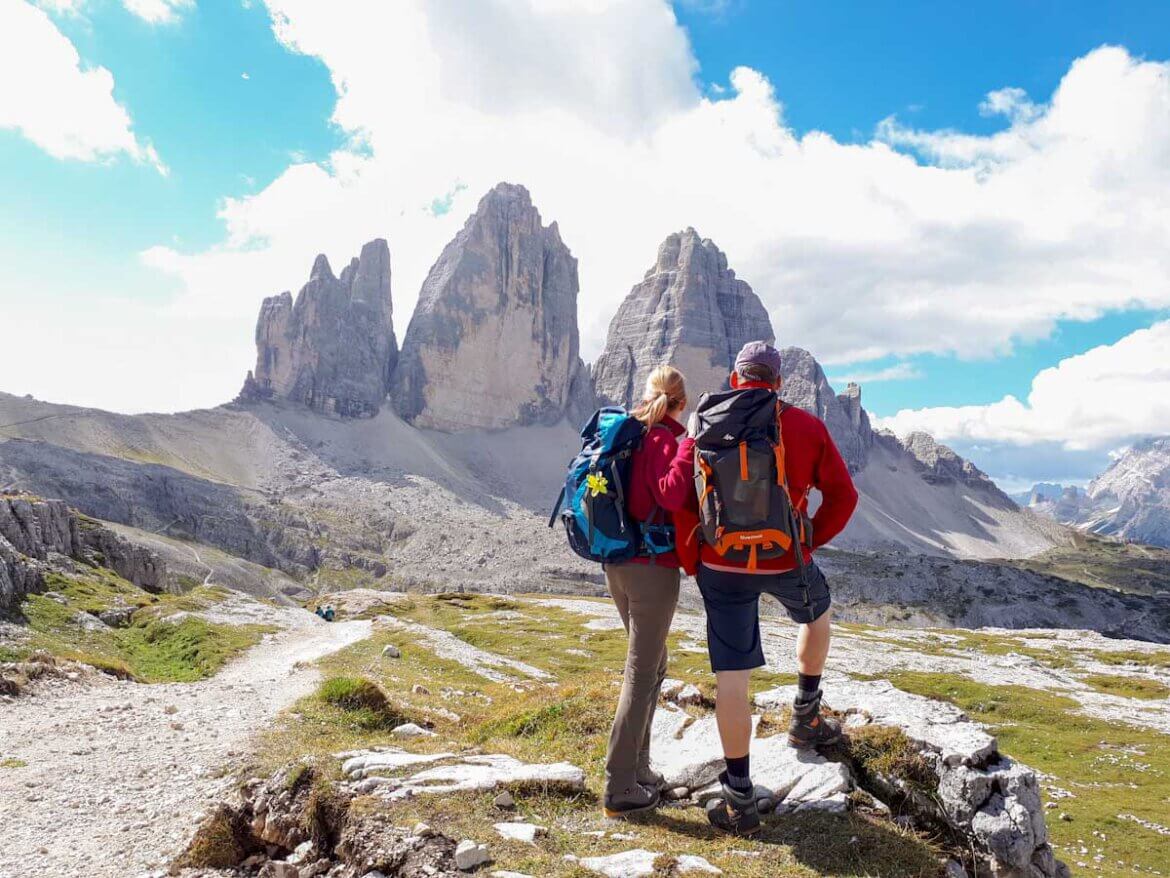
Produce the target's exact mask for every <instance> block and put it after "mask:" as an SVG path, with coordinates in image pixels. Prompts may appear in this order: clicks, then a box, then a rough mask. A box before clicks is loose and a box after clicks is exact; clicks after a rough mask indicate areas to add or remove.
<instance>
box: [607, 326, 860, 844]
mask: <svg viewBox="0 0 1170 878" xmlns="http://www.w3.org/2000/svg"><path fill="white" fill-rule="evenodd" d="M730 380H731V388H732V389H731V390H729V391H725V392H721V393H712V394H704V396H703V398H702V399H701V400H700V402H699V405H698V407H697V409H696V411H695V413H694V414H693V415H692V416H691V420H690V424H689V427H688V436H687V438H685V439H684V440H683V441H682V442H681V443H680V445H679V450H678V457H677V458H676V463H677V464H679V466H680V467H682V466H684V462H685V461H693V465H694V473H695V477H696V480H695V487H696V489H697V493H698V498H697V499H698V516H697V519H696V516H695V513H694V510H693V508H692V509H690V510H684V511H680V512H677V513H676V515H675V524H676V525H677V527H678V546H677V550H678V555H679V558H680V562H681V563H682V565H683V567H684V568H685V569H686V570H687V572H691V571H692V570H693V571H694V572H695V575H696V579H697V580H698V584H699V590H700V591H701V592H702V595H703V604H704V607H705V609H706V611H707V650H708V653H709V655H710V659H711V670H712V671H714V672H715V678H716V683H717V687H718V693H717V696H716V704H715V715H716V721H717V723H718V726H719V737H720V739H721V741H722V744H723V754H724V760H725V763H726V770H725V771H723V773H721V774H720V776H719V780H720V783H721V784H722V787H723V790H722V792H723V798H722V799H715V800H713V801H712V802H710V803H709V804H708V807H707V818H708V820H710V822H711V823H712V824H713V825H714V826H716V827H717V828H719V829H722V830H724V831H726V832H730V833H733V834H737V835H750V834H752V833H754V832H756V831H757V830H758V829H759V828H760V816H759V811H758V810H757V807H756V797H755V792H754V790H755V788H754V785H753V784H752V779H751V770H750V752H749V751H750V747H751V737H752V721H751V707H750V705H749V702H748V683H749V679H750V677H751V672H752V669H753V668H758V667H762V666H763V665H764V652H763V649H762V647H761V644H760V624H759V603H760V595H761V594H770V595H771V596H772V597H774V598H775V599H776V600H778V601H779V602H780V603H781V604H783V605H784V609H785V610H786V611H787V612H788V615H789V617H791V619H792V620H793V621H794V622H796V623H798V624H799V625H800V634H799V637H798V638H797V644H796V658H797V670H798V671H799V678H798V688H797V695H796V701H795V704H794V705H793V708H792V721H791V724H790V725H789V727H788V742H789V744H791V745H792V746H794V747H817V746H821V745H825V744H831V743H834V742H835V741H837V740H839V739H840V737H841V728H840V726H839V724H838V723H837V722H836V721H835V720H832V719H830V718H828V717H825V716H822V714H821V712H820V706H821V685H820V684H821V672H822V671H823V670H824V666H825V658H826V657H827V656H828V652H829V639H830V631H829V605H830V603H831V598H830V597H829V587H828V583H827V582H826V581H825V577H824V575H823V574H822V573H821V571H820V570H819V569H818V568H817V565H816V563H815V562H814V561H813V559H812V552H813V550H814V549H816V548H817V547H819V546H822V545H824V544H825V543H827V542H829V540H831V539H832V538H833V537H835V536H836V535H837V534H838V533H840V532H841V530H842V529H843V528H844V527H845V525H846V523H847V522H848V521H849V517H850V516H851V515H852V514H853V510H854V508H855V507H856V506H857V491H856V489H855V488H854V487H853V481H852V479H851V478H850V477H849V470H848V468H847V467H846V465H845V462H844V461H843V460H842V459H841V454H840V453H839V452H838V451H837V447H836V446H835V445H834V444H833V440H832V438H831V437H830V436H829V431H828V429H827V428H826V427H825V425H824V423H822V422H821V421H820V419H818V418H816V417H815V416H813V415H811V414H809V413H808V412H805V411H803V410H802V409H799V408H796V407H794V406H790V405H788V404H786V403H784V402H781V401H780V399H779V395H778V392H779V390H780V385H781V372H780V353H779V351H777V350H776V349H775V348H774V347H772V346H771V345H769V344H766V343H764V342H749V343H748V344H746V345H744V347H743V350H741V351H740V352H739V355H738V356H737V357H736V359H735V368H734V371H733V372H732V373H731V379H730ZM670 473H671V474H672V476H673V474H674V473H675V469H674V468H672V469H671V470H670ZM813 488H816V489H817V490H818V491H819V492H820V494H821V504H820V506H819V507H818V509H817V512H816V515H814V516H813V517H812V519H811V520H810V519H809V517H808V514H807V506H808V495H809V491H810V490H812V489H813ZM693 496H694V495H692V497H693ZM797 543H799V551H797V546H796V545H795V544H797ZM607 572H608V571H607ZM611 582H612V580H611ZM611 588H612V585H611Z"/></svg>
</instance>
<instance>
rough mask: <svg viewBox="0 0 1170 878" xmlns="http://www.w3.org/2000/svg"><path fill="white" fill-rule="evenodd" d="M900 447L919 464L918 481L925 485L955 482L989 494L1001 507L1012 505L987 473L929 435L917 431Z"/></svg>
mask: <svg viewBox="0 0 1170 878" xmlns="http://www.w3.org/2000/svg"><path fill="white" fill-rule="evenodd" d="M902 447H903V448H905V449H906V450H907V451H908V452H910V454H911V455H913V456H914V459H915V460H917V461H918V462H919V463H920V464H922V466H923V471H922V473H921V475H922V478H923V480H924V481H926V482H928V483H929V484H932V485H946V484H953V483H956V482H959V483H961V484H964V485H967V486H968V487H970V488H977V489H979V490H982V491H985V492H987V493H989V494H992V495H994V496H995V497H996V498H997V499H998V500H1000V501H1001V502H1003V503H1012V504H1013V505H1014V501H1013V500H1012V499H1011V498H1010V497H1009V496H1008V495H1007V494H1005V493H1003V491H1001V490H1000V489H999V487H998V486H997V485H996V484H995V482H993V481H992V480H991V478H990V477H989V476H988V475H987V473H985V472H983V470H981V469H979V467H977V466H975V464H973V463H971V461H969V460H967V459H966V458H963V457H960V456H959V455H957V454H955V452H954V451H952V450H951V449H950V448H948V447H947V446H946V445H943V444H942V443H941V442H938V441H936V440H935V438H934V437H933V436H931V435H930V434H929V433H923V432H921V431H915V432H913V433H911V434H910V435H909V436H907V437H906V438H905V439H904V440H902Z"/></svg>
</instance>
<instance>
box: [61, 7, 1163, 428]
mask: <svg viewBox="0 0 1170 878" xmlns="http://www.w3.org/2000/svg"><path fill="white" fill-rule="evenodd" d="M267 5H268V8H269V9H270V11H271V14H272V16H273V20H274V32H275V33H276V34H277V36H278V38H279V39H280V40H281V41H283V42H284V43H285V44H286V45H287V46H288V47H289V48H291V49H293V50H295V51H298V52H302V53H305V54H308V55H312V56H315V57H318V58H320V59H321V60H322V61H323V62H324V64H325V65H326V66H327V68H328V69H329V71H330V75H331V77H332V80H333V83H334V86H335V88H336V90H337V93H338V101H337V104H336V107H335V111H334V114H333V121H334V122H335V123H336V124H337V125H339V126H340V127H341V128H342V129H344V130H345V131H347V132H348V133H349V134H350V136H351V137H352V140H353V142H352V144H351V145H350V146H349V147H347V148H346V149H342V150H340V151H338V152H337V153H336V154H334V155H333V156H332V157H331V159H330V160H329V161H328V162H325V163H322V164H311V163H306V162H304V161H296V160H294V162H293V164H291V165H290V167H289V168H288V169H287V170H286V171H285V172H284V173H283V174H282V175H281V176H280V177H279V178H277V179H276V180H275V181H274V182H273V183H272V184H270V185H269V186H268V187H266V188H265V189H263V190H261V191H259V192H257V193H255V194H254V195H250V196H248V197H243V198H235V199H227V200H225V202H224V203H223V206H222V209H221V212H220V216H221V218H222V220H223V222H224V226H225V235H224V238H223V240H222V241H221V242H220V243H219V244H217V245H215V246H213V247H211V248H210V249H207V250H204V251H199V252H183V251H182V250H181V249H180V248H177V247H174V246H158V247H155V248H152V249H151V250H149V251H148V252H147V253H146V254H144V260H145V261H146V262H147V263H148V264H149V265H152V266H155V267H157V268H159V269H161V270H162V271H163V272H165V273H167V274H168V275H170V276H173V277H174V278H175V279H176V280H177V281H178V283H179V285H180V288H181V289H180V293H179V295H178V297H177V299H176V300H175V302H174V303H173V305H168V308H167V310H166V313H165V314H161V315H159V317H158V325H159V326H160V327H162V326H164V324H166V322H167V321H172V322H173V323H174V324H175V325H181V326H182V327H183V328H184V329H186V330H187V332H189V333H200V332H203V333H207V332H210V330H208V329H204V328H203V327H204V325H205V322H206V323H207V325H209V324H210V322H211V321H216V322H217V325H218V322H220V321H227V322H229V323H231V324H232V325H236V324H239V325H241V326H242V327H244V328H245V330H249V329H250V327H251V325H252V323H253V321H254V319H255V314H256V310H257V308H258V305H259V301H260V298H261V297H262V296H265V295H270V294H272V293H275V292H279V291H281V290H283V289H291V290H294V291H295V290H296V289H298V288H299V287H300V286H301V284H303V283H304V281H305V279H306V277H307V274H308V268H309V265H310V264H311V262H312V259H313V256H314V255H315V254H316V253H317V252H321V251H323V252H325V253H326V254H328V255H329V257H330V259H331V260H332V261H333V264H334V265H335V266H338V265H340V264H344V262H345V261H346V260H348V259H349V257H350V256H352V255H353V254H355V253H356V252H357V251H358V249H359V248H360V246H361V244H362V243H363V242H364V241H366V240H368V239H370V238H373V237H375V236H379V235H380V236H385V237H387V238H388V239H389V241H390V248H391V255H392V261H393V270H394V280H393V288H394V298H395V311H396V315H397V318H398V320H397V323H398V326H399V327H400V331H401V329H403V328H404V327H405V325H406V323H407V321H408V320H409V316H410V312H411V309H412V307H413V304H414V301H415V298H416V297H417V293H418V289H419V286H420V285H421V282H422V280H423V277H424V276H425V274H426V271H427V270H428V269H429V267H430V265H431V264H432V263H433V261H434V259H435V258H436V257H437V255H438V253H439V252H440V250H441V249H442V247H443V245H444V244H445V243H446V241H447V240H449V239H450V238H451V236H452V235H453V234H454V233H455V231H456V230H457V229H458V228H459V226H460V225H461V224H462V223H463V221H464V219H465V217H466V215H467V214H468V213H469V212H470V211H471V210H472V209H473V208H474V205H475V203H476V201H477V200H478V198H479V197H480V195H481V194H482V193H483V192H485V191H486V190H487V189H488V188H490V187H491V186H492V185H493V184H495V183H496V182H498V181H499V180H510V181H514V182H522V183H524V184H526V185H527V186H528V187H529V189H530V190H531V191H532V193H533V197H534V199H535V200H536V202H537V204H538V206H539V207H540V209H541V212H542V214H543V216H544V219H545V221H546V222H548V221H551V220H554V219H555V220H557V221H558V222H559V223H560V227H561V232H562V235H563V237H564V239H565V240H566V242H567V243H568V244H569V246H570V247H571V248H572V250H573V252H574V254H575V255H576V256H577V257H578V258H579V260H580V276H581V283H582V295H581V300H580V307H579V312H580V323H581V327H582V335H583V347H584V352H585V355H586V357H587V358H591V357H593V356H595V355H596V354H597V352H598V351H599V350H600V347H601V345H602V343H603V341H604V336H605V331H606V328H607V326H608V323H609V320H610V318H611V317H612V315H613V313H614V311H615V309H616V307H617V305H618V303H619V302H620V301H621V299H622V298H623V297H624V296H625V294H626V293H627V292H628V291H629V289H630V287H631V286H632V285H633V284H634V283H635V282H636V281H638V280H639V279H640V278H641V277H642V274H643V273H644V271H645V270H646V268H647V267H648V266H649V265H650V264H652V262H653V259H654V254H655V252H656V249H657V245H658V244H659V243H660V241H661V240H662V238H663V237H665V235H666V234H668V233H669V232H671V231H676V230H678V229H680V228H683V227H685V226H687V225H693V226H695V227H696V228H697V229H698V230H699V231H700V233H702V234H704V235H707V236H710V237H711V238H713V239H714V240H715V241H716V242H717V243H718V244H719V245H720V246H721V247H722V248H723V249H724V250H725V251H726V252H727V253H728V256H729V260H730V262H731V265H732V266H733V267H734V268H735V269H736V270H737V273H738V274H739V276H740V277H742V278H744V279H745V280H747V281H748V282H749V283H751V284H752V286H753V287H754V288H755V289H756V291H757V292H758V293H759V294H760V295H761V297H762V298H763V300H764V301H765V303H766V304H767V305H768V307H769V309H770V311H771V313H772V317H773V322H774V324H775V326H776V329H777V332H778V335H779V337H780V341H781V343H783V344H799V345H802V346H804V347H808V348H810V349H811V350H813V351H814V353H816V354H817V355H818V357H820V358H821V359H822V361H824V362H826V363H829V364H833V363H837V364H849V363H858V362H864V361H866V360H873V359H877V358H880V357H887V356H897V357H909V356H913V355H915V354H920V353H937V354H955V355H958V356H962V357H983V356H990V355H994V354H996V353H997V352H1001V351H1004V350H1006V349H1008V348H1010V347H1011V346H1012V345H1013V344H1015V343H1017V342H1019V341H1026V340H1031V339H1036V338H1039V337H1043V336H1045V335H1047V334H1048V333H1049V332H1050V331H1051V329H1052V327H1053V325H1054V323H1055V321H1057V320H1061V319H1075V320H1089V319H1093V318H1095V317H1097V316H1099V315H1101V314H1103V313H1106V312H1108V311H1111V310H1116V309H1120V308H1129V307H1136V306H1143V307H1150V308H1160V307H1166V306H1168V305H1170V83H1168V75H1167V70H1168V67H1167V65H1166V64H1162V63H1156V62H1145V61H1141V60H1138V59H1135V58H1132V57H1131V56H1129V55H1128V54H1127V53H1126V52H1125V51H1124V50H1122V49H1117V48H1104V49H1100V50H1098V51H1095V52H1092V53H1090V54H1089V55H1087V56H1085V57H1084V58H1082V59H1080V60H1078V61H1077V62H1076V63H1075V64H1073V65H1072V67H1071V68H1070V70H1069V71H1068V72H1067V74H1066V76H1065V77H1064V79H1063V80H1062V82H1061V83H1060V85H1059V87H1058V88H1057V89H1056V91H1055V92H1054V94H1053V95H1051V96H1050V97H1048V99H1047V100H1046V101H1044V100H1043V99H1044V97H1047V96H1039V97H1038V99H1037V100H1036V101H1033V99H1032V98H1029V97H1028V96H1027V95H1025V94H1023V93H1022V92H1020V91H1019V90H1018V89H1012V88H1010V83H1009V84H1005V83H989V84H988V85H989V87H991V86H995V87H997V88H998V90H997V91H994V92H991V93H990V94H989V95H988V97H987V99H986V101H985V111H986V112H991V113H994V114H998V115H1001V116H1003V117H1004V126H1005V127H1004V128H1003V130H1002V131H1000V132H998V133H995V134H992V135H989V136H970V135H965V134H962V133H956V132H947V131H941V132H940V131H920V130H916V129H913V128H908V127H906V126H904V125H902V124H900V123H899V122H898V121H897V120H894V119H892V120H888V121H887V122H886V123H885V124H883V126H882V127H881V130H880V132H879V133H878V136H876V137H875V139H874V140H873V141H872V142H870V143H864V144H846V143H841V142H839V141H837V140H835V139H834V138H833V137H831V136H829V135H827V134H824V133H819V132H811V133H808V134H805V135H803V136H798V135H797V134H795V133H794V132H793V131H792V130H790V129H789V128H788V127H787V126H786V124H785V122H784V114H783V107H782V105H781V103H780V101H779V99H778V98H777V96H776V94H775V93H774V90H773V86H772V83H770V82H769V81H768V79H767V78H766V77H764V76H763V75H762V74H760V73H759V72H757V71H754V70H751V69H749V68H744V67H741V68H737V69H736V70H734V71H733V72H732V74H731V76H730V78H729V81H728V83H727V87H728V91H727V94H726V95H723V96H719V95H718V94H715V93H714V90H712V91H708V89H707V88H706V86H704V85H703V84H701V83H698V82H697V81H696V71H697V65H696V61H695V59H694V57H693V54H692V52H691V49H690V45H689V41H688V38H687V35H686V33H685V31H683V30H682V28H681V27H680V26H679V25H678V23H677V21H676V19H675V17H674V14H673V11H672V10H671V7H670V6H669V4H667V3H666V2H663V0H594V2H590V3H588V4H582V3H577V2H573V0H483V2H478V3H475V4H466V3H463V2H457V0H432V2H425V3H424V2H422V0H399V2H395V3H385V4H359V3H357V2H346V3H329V4H325V3H320V2H317V0H268V3H267ZM1005 85H1006V86H1008V87H1007V88H1003V87H1002V86H1005ZM461 186H462V187H465V188H460V187H461ZM436 199H442V203H443V204H444V206H446V204H447V203H448V201H449V203H450V209H449V210H447V211H435V210H433V205H434V204H435V202H436ZM162 240H166V238H165V235H164V234H162V233H160V241H162ZM111 319H112V318H111ZM253 356H254V354H253V351H252V350H251V347H250V344H249V342H248V334H247V331H244V332H241V333H240V334H239V336H238V341H237V342H235V347H234V348H233V353H231V354H230V355H227V356H224V357H222V358H219V359H218V360H216V361H215V362H208V361H207V360H205V359H200V361H199V362H198V363H178V364H176V368H178V369H181V370H184V371H187V372H195V371H197V372H198V374H199V376H200V377H199V383H198V386H197V389H196V391H194V392H192V394H191V395H188V396H185V397H183V398H175V399H174V401H173V403H172V405H173V406H174V407H176V408H178V407H184V406H190V405H194V404H212V403H215V402H218V401H220V400H222V399H224V398H226V397H227V396H230V395H231V394H232V393H233V392H234V391H235V390H236V388H237V387H238V384H239V380H240V376H241V375H242V374H243V372H244V370H245V369H246V368H247V367H248V366H249V365H250V363H251V361H252V359H253ZM842 371H845V370H842ZM64 380H66V379H65V377H63V378H62V381H64ZM68 380H69V381H76V380H77V378H76V376H74V375H70V376H68ZM92 380H94V381H95V382H97V381H100V380H101V376H100V375H96V374H95V375H94V376H93V378H92ZM111 393H113V391H111ZM119 393H120V395H119V396H118V397H117V398H116V399H115V398H113V397H111V401H110V402H109V403H108V404H111V405H117V406H121V407H131V408H132V407H134V403H133V402H132V401H131V397H132V390H125V391H120V392H119Z"/></svg>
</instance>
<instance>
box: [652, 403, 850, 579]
mask: <svg viewBox="0 0 1170 878" xmlns="http://www.w3.org/2000/svg"><path fill="white" fill-rule="evenodd" d="M741 387H742V389H745V390H746V389H747V388H751V387H763V388H766V387H767V385H765V384H760V383H756V382H748V383H745V384H743V385H741ZM780 430H781V435H782V437H783V440H784V460H785V465H786V466H787V469H788V490H789V493H790V494H791V495H792V501H793V502H794V503H795V504H796V507H797V509H798V510H800V511H801V512H805V511H806V506H807V504H808V492H809V490H810V489H811V488H816V489H817V490H818V491H820V493H821V505H820V506H819V507H818V508H817V511H816V514H815V515H814V516H813V517H812V532H813V549H816V548H820V547H821V546H823V545H824V544H825V543H827V542H829V541H830V540H832V539H833V537H835V536H837V534H839V533H840V532H841V531H842V530H844V529H845V525H846V524H848V523H849V518H850V516H852V515H853V510H854V509H856V508H857V489H856V488H855V487H854V486H853V479H852V478H851V477H850V476H849V467H848V466H846V465H845V461H844V460H843V459H842V458H841V452H839V451H838V450H837V446H836V445H835V444H834V443H833V438H832V437H831V436H830V435H829V429H828V427H826V426H825V424H824V422H823V421H821V419H820V418H818V417H816V416H815V415H810V414H809V413H808V412H806V411H804V409H800V408H797V407H796V406H786V407H785V409H784V411H783V412H782V413H781V415H780ZM657 481H658V487H659V489H660V492H661V495H662V496H663V498H664V499H668V500H669V501H671V505H672V506H673V505H674V503H676V502H677V503H680V504H681V505H680V506H679V507H676V508H677V511H676V512H675V513H674V525H675V529H676V543H677V555H678V563H679V565H680V566H681V567H682V568H683V570H685V571H686V572H687V573H688V574H690V575H692V576H693V575H694V573H695V571H696V570H697V569H698V565H699V562H700V561H702V563H703V565H704V566H705V567H709V568H711V569H713V570H730V571H734V572H736V573H747V572H749V571H748V570H747V565H746V563H737V562H735V561H729V560H727V559H726V558H724V557H723V556H722V555H720V554H719V553H717V552H716V551H715V550H714V548H712V547H711V546H708V545H706V544H703V543H702V542H701V539H700V537H701V531H700V529H699V503H698V499H697V494H696V492H695V440H694V439H691V438H690V437H687V438H685V439H683V440H682V441H681V442H680V443H679V446H678V453H677V454H675V457H674V460H672V461H671V462H670V467H669V469H668V470H667V472H666V473H665V474H664V475H663V476H662V477H661V478H660V479H658V480H657ZM679 498H681V499H679ZM664 505H666V504H664ZM631 511H634V510H633V509H631ZM804 557H805V561H806V562H808V561H809V560H811V559H812V550H811V549H809V548H808V547H805V548H804ZM795 567H796V559H795V557H794V556H793V554H792V551H789V552H788V554H787V555H782V556H781V557H779V558H766V559H763V560H761V561H759V562H758V564H757V567H756V570H755V572H756V573H761V574H763V573H778V572H783V571H786V570H792V569H794V568H795Z"/></svg>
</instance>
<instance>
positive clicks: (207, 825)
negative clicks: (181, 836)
mask: <svg viewBox="0 0 1170 878" xmlns="http://www.w3.org/2000/svg"><path fill="white" fill-rule="evenodd" d="M243 838H244V834H243V833H242V832H241V827H240V826H238V825H237V818H236V815H235V813H234V812H233V811H232V810H231V809H230V808H228V807H227V806H226V805H220V806H219V807H218V808H216V809H215V811H214V812H213V813H212V814H211V815H210V816H209V817H208V818H207V819H206V820H204V821H203V823H201V824H200V826H199V828H198V829H197V830H196V831H195V837H194V838H192V839H191V844H189V845H188V846H187V850H185V851H184V852H183V854H182V856H180V857H179V859H178V860H177V861H176V863H175V865H176V866H179V867H190V868H195V869H231V868H233V867H235V866H238V865H239V864H240V863H241V862H243V860H244V858H245V857H247V856H248V848H247V846H246V845H245V843H244V841H243Z"/></svg>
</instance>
